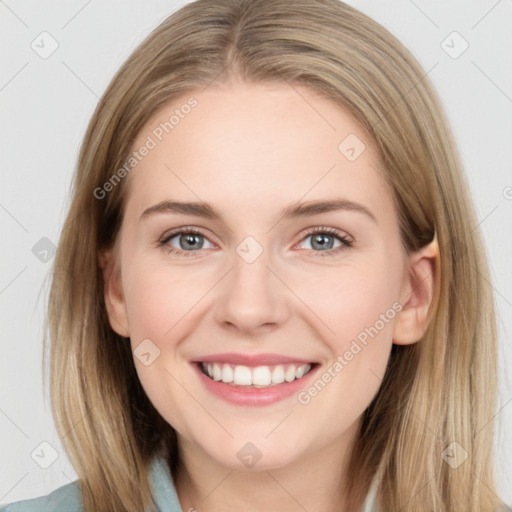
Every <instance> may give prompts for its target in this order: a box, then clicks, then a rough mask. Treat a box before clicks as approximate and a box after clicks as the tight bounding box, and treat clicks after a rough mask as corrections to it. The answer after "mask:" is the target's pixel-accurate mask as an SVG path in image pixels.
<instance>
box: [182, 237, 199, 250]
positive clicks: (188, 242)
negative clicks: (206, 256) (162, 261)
mask: <svg viewBox="0 0 512 512" xmlns="http://www.w3.org/2000/svg"><path fill="white" fill-rule="evenodd" d="M200 238H201V235H194V234H188V235H182V237H181V238H180V246H181V248H182V249H191V248H192V249H194V248H195V247H197V246H199V247H200V246H201V245H202V244H200V243H199V239H200ZM183 239H185V243H183ZM194 244H196V245H194Z"/></svg>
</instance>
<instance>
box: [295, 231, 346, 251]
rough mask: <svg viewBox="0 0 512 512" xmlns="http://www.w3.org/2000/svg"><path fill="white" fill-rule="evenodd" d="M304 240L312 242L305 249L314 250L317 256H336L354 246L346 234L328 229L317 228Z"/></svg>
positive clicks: (307, 234) (309, 232) (308, 233)
mask: <svg viewBox="0 0 512 512" xmlns="http://www.w3.org/2000/svg"><path fill="white" fill-rule="evenodd" d="M302 240H303V241H304V240H310V241H309V243H307V244H306V247H305V249H308V250H312V251H313V252H314V253H316V254H314V255H315V256H336V255H337V254H338V253H339V252H340V251H344V250H347V249H349V248H350V247H352V246H353V241H352V240H351V239H349V238H348V237H347V236H346V235H345V234H344V233H342V232H341V231H338V230H337V229H334V228H327V227H316V228H314V229H312V230H310V231H308V232H307V233H306V236H305V237H304V238H303V239H302ZM336 244H337V245H336ZM307 245H309V247H307Z"/></svg>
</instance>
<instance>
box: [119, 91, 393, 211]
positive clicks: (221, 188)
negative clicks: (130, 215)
mask: <svg viewBox="0 0 512 512" xmlns="http://www.w3.org/2000/svg"><path fill="white" fill-rule="evenodd" d="M192 105H193V106H192ZM144 145H146V146H148V147H150V146H151V148H150V150H149V151H145V153H146V154H145V156H144V157H143V158H141V160H140V162H139V163H138V164H137V166H136V167H135V168H134V170H133V171H131V173H130V174H129V177H128V180H129V183H128V185H129V192H128V204H127V211H128V210H136V211H137V212H139V214H140V212H141V211H142V210H143V209H144V208H147V207H148V206H151V204H154V203H156V202H158V201H162V200H167V199H170V198H172V199H179V200H187V201H202V200H204V201H207V202H209V203H213V204H216V205H218V206H219V208H220V209H222V208H223V207H224V208H228V207H230V208H233V209H235V210H236V211H238V212H246V213H248V214H249V213H250V212H252V213H254V214H264V212H265V211H268V210H269V209H271V208H272V205H275V206H276V209H277V208H279V209H281V207H282V206H283V204H289V203H290V202H297V201H307V200H315V199H319V198H325V197H326V196H329V197H334V196H336V197H348V198H349V199H350V200H353V201H361V202H365V203H366V204H374V205H377V206H378V205H379V204H380V205H381V207H382V208H384V209H386V208H388V209H389V208H390V207H392V204H391V194H390V190H389V189H388V186H387V183H386V182H385V179H384V176H385V171H384V168H383V166H382V164H381V161H380V158H379V154H378V152H377V150H376V148H375V145H374V143H373V141H372V140H371V139H370V137H369V136H368V134H367V133H366V132H365V131H364V130H363V129H362V127H361V126H360V125H359V123H358V122H357V121H356V120H355V119H354V118H353V117H352V116H351V115H350V114H349V113H348V112H347V111H345V110H344V109H343V108H341V107H340V106H338V105H337V104H335V103H334V102H332V101H330V100H328V99H326V98H324V97H323V96H321V95H319V94H318V93H316V92H315V91H312V90H311V89H309V88H305V87H301V86H296V85H294V86H293V87H292V86H290V85H288V84H286V83H282V84H281V83H278V84H236V85H230V86H223V87H215V88H214V87H208V88H206V89H205V90H204V91H197V92H194V93H190V94H187V95H184V96H182V97H181V98H177V99H175V100H173V101H172V102H170V103H169V104H167V105H165V106H164V107H162V108H161V109H160V110H159V111H158V112H157V113H156V114H155V115H153V116H152V118H151V119H150V120H149V121H148V122H147V123H146V125H145V126H144V128H143V129H142V130H141V131H140V133H139V135H138V136H137V139H136V141H135V143H134V145H133V149H134V150H137V149H139V148H141V147H142V146H144ZM377 213H378V212H377Z"/></svg>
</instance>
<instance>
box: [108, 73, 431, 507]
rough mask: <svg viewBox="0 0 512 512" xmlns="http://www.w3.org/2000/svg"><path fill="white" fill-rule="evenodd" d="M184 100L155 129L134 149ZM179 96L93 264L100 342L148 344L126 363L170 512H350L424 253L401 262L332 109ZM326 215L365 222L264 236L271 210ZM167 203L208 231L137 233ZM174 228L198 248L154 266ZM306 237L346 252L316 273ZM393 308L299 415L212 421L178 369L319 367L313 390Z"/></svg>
mask: <svg viewBox="0 0 512 512" xmlns="http://www.w3.org/2000/svg"><path fill="white" fill-rule="evenodd" d="M299 93H300V94H299ZM189 96H190V95H187V96H184V97H183V98H180V99H179V100H176V101H173V102H172V103H171V104H169V105H166V106H165V107H163V108H162V109H161V110H160V111H158V112H157V114H156V115H155V116H153V118H152V119H151V120H150V121H149V122H148V123H147V125H146V126H145V128H144V129H143V130H141V132H140V134H139V136H138V138H137V141H136V142H135V144H134V147H139V146H140V145H142V144H143V143H144V141H145V140H146V138H147V136H148V135H150V134H151V130H153V129H154V128H155V127H156V126H158V124H159V123H160V122H163V121H165V120H168V119H169V116H170V115H172V112H173V110H174V109H175V108H179V106H180V105H182V104H183V103H185V101H186V100H187V98H188V97H189ZM193 96H194V97H195V98H196V99H197V100H198V106H197V107H196V108H195V109H194V110H192V112H191V113H190V114H189V115H188V116H186V117H185V118H184V119H181V120H180V123H179V125H177V126H176V127H175V128H174V130H173V131H172V132H170V133H169V134H168V135H167V136H166V137H165V138H164V139H163V140H162V141H161V142H160V143H159V144H158V145H157V147H155V148H154V149H152V150H151V151H150V153H149V154H148V155H147V156H146V157H145V158H144V159H143V160H142V161H141V162H140V163H139V164H138V165H137V167H136V171H132V174H131V175H130V176H129V178H128V183H126V184H127V185H128V186H129V192H128V197H127V203H126V210H125V215H124V218H123V223H122V227H121V231H120V235H119V238H118V240H117V245H116V246H115V248H114V250H113V251H112V252H105V253H103V254H102V255H101V264H102V266H103V269H104V275H105V282H106V286H105V297H106V303H107V307H108V313H109V318H110V323H111V326H112V328H113V329H114V330H115V331H116V332H118V333H119V334H121V335H123V336H129V337H130V340H131V344H132V348H133V349H135V348H136V347H137V346H138V345H139V344H140V343H141V342H142V340H144V339H148V338H149V339H150V340H151V341H152V343H154V344H155V345H156V346H157V347H158V348H159V350H160V355H159V357H158V358H157V359H155V360H154V362H153V363H152V364H150V365H148V366H145V365H144V364H142V363H141V362H140V361H139V360H138V358H136V357H135V358H134V360H135V365H136V368H137V372H138V375H139V378H140V381H141V383H142V386H143V387H144V390H145V392H146V393H147V395H148V397H149V398H150V400H151V401H152V403H153V404H154V405H155V407H156V408H157V410H158V411H159V412H160V414H161V415H162V416H163V417H164V418H165V419H166V420H167V421H168V423H169V424H170V425H172V426H173V427H174V428H175V429H176V431H177V433H178V440H179V450H180V468H179V472H178V476H177V479H176V487H177V490H178V494H179V498H180V501H181V505H182V508H183V510H189V509H190V508H191V507H194V508H195V509H197V510H199V511H210V512H211V511H215V512H220V511H223V512H229V511H231V510H233V511H234V510H246V511H256V510H265V509H272V510H282V511H292V510H293V511H296V510H298V509H299V508H300V507H304V509H306V510H308V511H309V512H316V511H325V510H345V511H349V510H356V509H355V508H349V507H348V505H347V500H346V495H345V492H344V482H345V478H346V463H347V458H348V454H349V450H350V447H351V446H352V444H353V442H354V439H355V437H356V435H357V432H358V428H359V425H360V420H361V415H362V413H363V412H364V410H365V409H366V408H367V407H368V405H369V404H370V402H371V400H372V399H373V397H374V396H375V394H376V393H377V391H378V389H379V386H380V384H381V379H382V377H383V375H384V372H385V368H386V364H387V361H388V358H389V354H390V350H391V347H392V344H393V343H396V344H403V345H405V344H410V343H414V342H416V341H418V340H419V339H420V337H421V336H422V334H423V333H424V331H425V329H426V327H427V325H428V315H427V310H428V307H429V304H430V302H431V299H432V297H433V295H434V284H435V272H436V268H437V258H438V249H437V246H436V245H435V243H432V244H430V245H429V246H426V247H424V248H423V249H421V250H420V251H418V252H416V253H414V254H406V253H405V252H404V251H403V248H402V245H401V242H400V233H399V228H398V217H397V212H396V209H395V206H394V203H393V199H392V192H391V190H390V189H389V187H388V185H387V184H386V182H385V181H384V179H383V174H384V172H385V171H384V170H383V167H382V163H381V161H380V157H379V154H378V152H377V151H376V149H375V146H374V144H373V142H372V140H371V139H370V138H369V136H368V135H367V134H366V133H365V132H364V131H363V130H362V128H361V127H360V126H359V125H358V123H357V122H356V121H355V120H354V119H353V118H352V117H351V116H350V115H349V114H348V113H347V112H346V111H344V110H343V109H342V108H340V107H339V106H337V105H335V104H334V103H331V102H330V101H329V100H327V99H324V98H323V97H321V96H319V95H318V94H316V93H315V92H314V91H311V90H309V89H307V88H303V87H294V88H291V87H289V86H288V85H287V84H265V85H261V84H259V85H255V84H243V83H239V82H236V83H231V84H229V85H227V86H223V87H218V88H214V87H209V88H207V89H205V90H204V91H202V92H200V91H198V92H197V93H194V94H193ZM349 134H355V135H356V136H357V137H358V138H359V139H360V140H361V141H363V143H364V144H365V146H366V149H365V150H364V151H363V153H362V154H361V155H360V156H359V157H358V158H357V159H356V160H355V161H352V162H351V161H349V160H348V159H347V158H346V157H345V156H344V155H343V154H342V153H341V152H340V151H339V150H338V145H339V144H340V142H341V141H342V140H343V139H345V137H346V136H347V135H349ZM126 184H123V185H126ZM332 198H344V199H347V200H350V201H353V202H357V203H359V204H361V205H363V206H364V207H366V208H367V209H368V210H370V211H371V212H372V214H373V215H374V216H375V218H376V221H374V220H372V219H371V218H370V217H369V216H366V215H364V214H362V213H360V212H357V211H348V210H339V211H331V212H325V213H320V214H317V215H315V216H311V217H304V218H291V219H287V220H284V219H281V220H280V215H279V212H280V210H281V209H282V208H283V207H285V206H287V205H292V204H295V203H297V202H298V201H300V202H308V201H313V200H325V199H332ZM170 199H172V200H177V201H199V202H200V201H204V202H207V203H209V204H211V205H212V206H213V208H215V210H217V211H218V212H219V213H220V214H221V215H222V219H223V222H221V221H218V220H213V219H208V218H204V217H198V216H195V215H189V214H187V215H185V214H176V213H159V214H155V215H150V216H148V217H147V218H144V219H143V220H141V219H140V217H141V215H142V213H143V212H144V211H145V210H146V209H147V208H149V207H151V206H153V205H155V204H157V203H159V202H160V201H163V200H170ZM186 226H194V227H196V228H198V229H200V230H201V233H202V234H203V235H204V236H205V237H206V238H204V239H203V238H200V239H199V246H200V245H201V243H203V245H202V248H199V249H192V251H195V256H194V255H193V256H192V257H187V256H182V255H177V254H173V253H169V249H170V245H171V244H172V245H173V246H174V247H175V248H180V237H179V236H176V237H175V238H173V239H172V241H169V243H168V244H167V245H166V246H158V242H159V241H160V240H161V239H162V238H163V237H164V235H166V234H167V233H169V232H170V231H171V230H172V229H174V228H180V227H186ZM315 227H319V228H325V227H328V228H334V229H336V230H338V231H339V232H340V234H341V235H342V236H345V237H347V238H349V239H350V240H351V241H352V242H353V245H352V247H345V248H344V249H343V250H341V251H339V252H334V251H335V250H336V248H337V247H339V246H340V245H341V242H340V241H339V240H338V239H337V238H336V236H337V235H334V239H332V240H331V239H329V243H333V244H334V245H332V246H329V247H328V249H329V250H330V251H331V253H332V255H331V256H324V257H322V255H321V254H320V255H319V253H320V252H325V251H326V249H322V248H318V246H316V245H315V246H313V245H312V244H313V243H314V241H313V239H314V238H315V237H314V236H311V235H308V234H307V233H306V232H307V230H308V229H310V228H315ZM249 235H250V236H252V237H253V238H254V239H255V240H256V241H257V242H258V243H259V244H260V246H261V247H262V248H263V253H262V254H261V255H260V256H259V257H258V258H257V259H256V260H255V261H254V262H252V263H250V264H249V263H247V262H246V261H245V260H244V259H243V258H241V257H240V256H239V254H238V253H237V252H236V248H237V246H238V245H239V244H240V243H241V242H242V240H244V239H245V237H247V236H249ZM328 235H330V234H328ZM181 240H182V241H183V237H182V238H181ZM196 246H197V245H196ZM315 247H316V248H315ZM331 247H332V249H330V248H331ZM182 250H184V249H182ZM394 303H395V304H396V303H399V304H400V305H401V307H402V310H401V311H400V312H399V313H398V314H396V316H395V317H394V318H393V319H392V320H391V321H389V322H388V323H387V324H386V325H385V327H384V328H382V329H381V330H380V331H379V332H378V335H377V336H375V337H374V338H372V339H370V341H369V342H368V344H367V345H366V346H365V347H364V349H363V350H361V351H360V352H359V353H358V354H357V356H355V357H354V358H353V359H352V360H351V361H350V362H349V363H348V364H347V365H346V366H345V367H344V368H343V371H341V372H340V373H338V374H337V376H336V377H335V378H334V379H332V381H331V382H330V383H329V384H328V385H327V386H325V388H324V389H323V390H322V391H321V392H320V393H319V394H318V395H317V396H316V397H314V398H313V399H312V400H311V401H310V402H309V403H308V404H307V405H303V404H300V403H299V402H298V401H297V396H292V397H290V398H287V399H285V400H282V401H279V402H277V403H275V404H272V405H268V406H257V407H254V406H236V405H233V404H229V403H227V402H225V401H223V400H222V399H220V398H217V397H216V396H213V395H211V394H210V393H209V392H208V391H207V390H206V389H205V388H204V387H203V386H202V384H201V382H200V381H199V379H198V377H197V375H196V374H195V372H194V371H193V369H192V367H191V364H190V363H189V360H190V359H192V358H197V357H199V356H201V355H203V356H204V355H210V354H214V353H219V352H242V353H251V354H258V353H263V352H265V353H277V354H284V355H288V356H295V357H300V358H304V359H307V360H311V361H318V362H319V363H320V364H321V368H320V373H319V375H321V374H322V373H323V372H324V371H327V370H328V368H330V367H332V365H333V363H334V362H335V361H336V358H337V356H338V355H342V354H344V353H345V352H346V350H348V349H349V347H350V344H351V342H352V341H353V340H354V339H355V338H356V336H357V335H358V334H359V333H360V332H361V331H363V330H364V329H365V327H369V326H372V325H374V324H375V323H376V321H377V320H378V319H379V315H381V314H382V313H385V312H386V311H388V310H389V309H390V308H392V305H393V304H394ZM247 442H252V443H253V444H254V445H256V446H257V448H258V450H259V451H260V452H261V454H262V458H261V459H260V460H259V461H258V462H257V464H256V465H255V466H253V467H252V468H251V469H249V468H247V467H245V466H244V464H242V462H241V461H240V460H239V459H238V457H237V452H238V451H239V450H240V449H241V448H242V446H244V445H245V444H246V443H247ZM299 504H300V505H299Z"/></svg>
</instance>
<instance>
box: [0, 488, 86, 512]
mask: <svg viewBox="0 0 512 512" xmlns="http://www.w3.org/2000/svg"><path fill="white" fill-rule="evenodd" d="M82 511H83V508H82V500H81V494H80V489H79V488H78V485H77V483H76V482H72V483H70V484H66V485H63V486H62V487H59V488H58V489H55V491H53V492H51V493H50V494H48V495H46V496H40V497H39V498H33V499H30V500H23V501H17V502H15V503H10V504H9V505H0V512H82Z"/></svg>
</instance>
